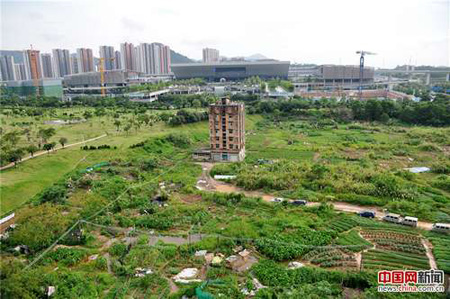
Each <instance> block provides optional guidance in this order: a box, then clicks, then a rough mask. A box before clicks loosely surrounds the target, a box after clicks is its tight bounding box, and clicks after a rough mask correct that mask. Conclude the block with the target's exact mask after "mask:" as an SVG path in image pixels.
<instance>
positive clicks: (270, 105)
mask: <svg viewBox="0 0 450 299" xmlns="http://www.w3.org/2000/svg"><path fill="white" fill-rule="evenodd" d="M309 111H318V112H321V113H324V114H326V116H330V117H333V118H334V119H336V120H338V121H352V120H362V121H381V122H386V121H389V120H390V119H396V120H399V121H402V122H404V123H407V124H417V125H426V126H448V125H450V100H448V99H447V100H446V99H443V98H441V99H438V100H434V101H433V102H412V101H410V100H403V101H392V100H382V101H380V100H368V101H356V100H351V101H340V102H338V101H336V100H327V99H323V100H318V101H310V100H304V99H293V100H289V101H257V102H254V103H249V105H248V107H247V112H248V113H250V114H253V113H272V114H275V115H278V114H279V115H281V116H283V115H285V116H292V115H299V116H301V115H303V116H305V115H308V113H309Z"/></svg>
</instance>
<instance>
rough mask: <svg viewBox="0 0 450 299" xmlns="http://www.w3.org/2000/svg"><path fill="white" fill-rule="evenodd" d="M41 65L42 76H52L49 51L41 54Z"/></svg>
mask: <svg viewBox="0 0 450 299" xmlns="http://www.w3.org/2000/svg"><path fill="white" fill-rule="evenodd" d="M41 65H42V77H44V78H54V77H55V76H54V74H53V63H52V55H50V54H49V53H42V54H41Z"/></svg>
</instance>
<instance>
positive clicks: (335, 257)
mask: <svg viewBox="0 0 450 299" xmlns="http://www.w3.org/2000/svg"><path fill="white" fill-rule="evenodd" d="M303 259H304V260H306V261H308V262H310V263H312V264H314V265H318V266H320V267H323V268H330V267H345V268H356V267H357V262H356V258H355V254H354V253H353V252H352V251H351V250H349V249H347V248H339V247H336V248H332V247H328V248H317V249H314V250H312V251H310V252H308V253H307V254H305V255H304V256H303Z"/></svg>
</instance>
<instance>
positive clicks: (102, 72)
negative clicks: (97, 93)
mask: <svg viewBox="0 0 450 299" xmlns="http://www.w3.org/2000/svg"><path fill="white" fill-rule="evenodd" d="M108 60H110V61H114V58H109V59H108ZM99 71H100V88H101V92H102V97H104V96H106V86H105V58H103V57H101V58H100V63H99Z"/></svg>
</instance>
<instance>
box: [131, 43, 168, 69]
mask: <svg viewBox="0 0 450 299" xmlns="http://www.w3.org/2000/svg"><path fill="white" fill-rule="evenodd" d="M136 62H137V63H136V70H137V71H139V72H142V73H145V74H152V75H163V74H168V73H169V72H170V71H171V70H170V47H169V46H166V45H163V44H161V43H151V44H148V43H142V44H140V45H139V46H137V47H136Z"/></svg>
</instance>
